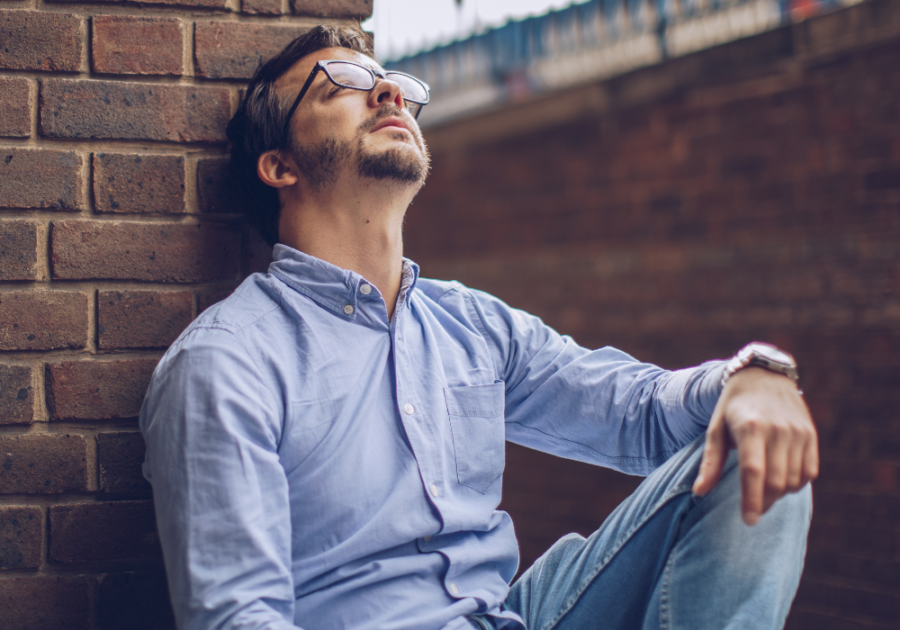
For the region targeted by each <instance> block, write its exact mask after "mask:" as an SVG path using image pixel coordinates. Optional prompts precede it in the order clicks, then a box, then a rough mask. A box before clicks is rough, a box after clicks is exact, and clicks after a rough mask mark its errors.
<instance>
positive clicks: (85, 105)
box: [41, 79, 231, 142]
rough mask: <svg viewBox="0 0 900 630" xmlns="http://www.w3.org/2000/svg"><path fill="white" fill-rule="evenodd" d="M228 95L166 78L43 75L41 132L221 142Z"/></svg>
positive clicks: (228, 108)
mask: <svg viewBox="0 0 900 630" xmlns="http://www.w3.org/2000/svg"><path fill="white" fill-rule="evenodd" d="M230 99H231V95H230V93H229V90H228V89H226V88H221V87H200V86H193V85H173V84H166V83H157V84H152V83H132V82H123V81H84V80H73V79H43V80H42V81H41V134H43V135H45V136H47V137H51V138H83V139H91V138H116V139H124V140H167V141H170V142H222V141H224V140H225V124H226V123H227V122H228V119H229V118H230V117H231V100H230Z"/></svg>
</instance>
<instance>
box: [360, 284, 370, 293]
mask: <svg viewBox="0 0 900 630" xmlns="http://www.w3.org/2000/svg"><path fill="white" fill-rule="evenodd" d="M359 292H360V293H362V294H363V295H369V294H370V293H371V292H372V285H371V284H362V285H360V287H359Z"/></svg>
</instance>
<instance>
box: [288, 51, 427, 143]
mask: <svg viewBox="0 0 900 630" xmlns="http://www.w3.org/2000/svg"><path fill="white" fill-rule="evenodd" d="M320 70H321V71H322V72H324V73H325V76H326V77H328V80H329V81H331V82H332V83H334V84H335V85H337V86H338V87H345V88H349V89H351V90H359V91H361V92H368V91H370V90H373V89H374V88H375V85H376V84H377V83H378V80H377V79H376V77H380V78H382V79H385V80H387V81H393V82H394V83H396V84H397V85H399V86H400V96H402V97H403V100H404V101H405V102H406V107H407V108H408V109H410V110H412V109H413V108H412V107H410V103H412V104H413V105H414V106H415V111H414V112H413V118H418V117H419V112H421V111H422V107H424V106H425V105H427V104H428V100H429V94H428V91H429V90H430V88H429V87H428V84H427V83H425V82H423V81H420V80H419V79H417V78H416V77H414V76H411V75H409V74H405V73H403V72H394V71H388V72H384V73H382V72H376V71H375V70H372V69H371V68H366V67H365V66H361V65H359V64H358V63H354V62H352V61H337V60H330V61H318V62H316V65H315V67H314V68H313V69H312V72H310V73H309V78H308V79H306V83H304V84H303V87H302V88H301V89H300V93H299V94H298V95H297V98H296V99H295V100H294V104H293V105H291V109H290V110H289V111H288V115H287V118H286V119H285V121H284V135H285V137H287V133H288V131H289V127H290V123H291V117H292V116H293V115H294V112H295V111H296V110H297V106H298V105H299V104H300V99H302V98H303V97H304V96H305V95H306V93H307V92H308V91H309V88H310V86H311V85H312V82H313V80H314V79H315V78H316V75H317V74H318V73H319V71H320Z"/></svg>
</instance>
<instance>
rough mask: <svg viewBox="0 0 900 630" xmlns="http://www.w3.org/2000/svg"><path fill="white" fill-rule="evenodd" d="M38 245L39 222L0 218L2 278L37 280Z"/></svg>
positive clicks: (0, 272) (0, 267) (0, 270)
mask: <svg viewBox="0 0 900 630" xmlns="http://www.w3.org/2000/svg"><path fill="white" fill-rule="evenodd" d="M38 247H39V245H38V224H37V223H35V222H33V221H2V220H0V280H37V279H38V267H37V262H38ZM42 253H43V252H42Z"/></svg>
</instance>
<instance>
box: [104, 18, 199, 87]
mask: <svg viewBox="0 0 900 630" xmlns="http://www.w3.org/2000/svg"><path fill="white" fill-rule="evenodd" d="M182 28H183V26H182V21H181V20H179V19H178V18H167V17H152V18H147V17H132V16H127V15H98V16H96V17H94V18H93V19H92V20H91V35H92V39H91V62H92V65H93V69H94V71H96V72H101V73H110V74H160V75H180V74H181V70H182V58H183V55H184V53H183V50H184V41H183V40H184V36H183V34H182Z"/></svg>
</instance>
